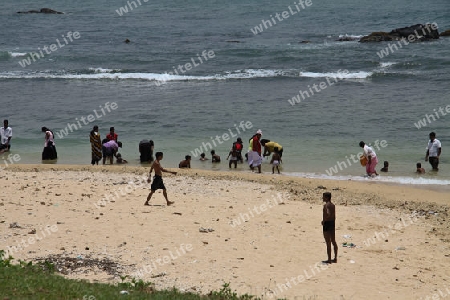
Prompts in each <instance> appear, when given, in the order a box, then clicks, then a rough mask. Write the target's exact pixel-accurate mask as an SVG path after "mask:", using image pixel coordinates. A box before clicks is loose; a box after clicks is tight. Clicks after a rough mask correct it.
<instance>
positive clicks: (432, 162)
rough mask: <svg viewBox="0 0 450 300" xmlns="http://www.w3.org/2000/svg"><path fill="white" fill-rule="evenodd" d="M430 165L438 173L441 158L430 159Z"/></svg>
mask: <svg viewBox="0 0 450 300" xmlns="http://www.w3.org/2000/svg"><path fill="white" fill-rule="evenodd" d="M428 160H429V162H430V165H431V167H432V168H433V170H434V171H438V170H439V168H438V165H439V158H437V157H430V158H429V159H428Z"/></svg>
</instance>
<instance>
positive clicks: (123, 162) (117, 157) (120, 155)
mask: <svg viewBox="0 0 450 300" xmlns="http://www.w3.org/2000/svg"><path fill="white" fill-rule="evenodd" d="M116 163H118V164H127V163H128V161H127V160H126V159H123V158H122V154H120V153H117V154H116Z"/></svg>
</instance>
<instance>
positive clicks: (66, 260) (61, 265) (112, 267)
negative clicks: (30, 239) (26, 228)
mask: <svg viewBox="0 0 450 300" xmlns="http://www.w3.org/2000/svg"><path fill="white" fill-rule="evenodd" d="M35 261H46V262H49V263H52V264H53V265H54V266H55V270H57V271H58V272H59V273H61V274H64V275H68V274H71V273H85V274H86V273H89V272H90V271H92V270H93V269H94V268H98V269H99V270H101V271H103V272H105V273H107V274H108V275H117V274H120V273H123V271H124V267H123V266H122V265H120V264H118V263H116V262H114V261H112V260H109V259H108V258H100V259H99V258H92V257H91V256H89V255H86V256H85V257H84V258H83V257H82V256H81V255H78V256H77V257H70V256H67V254H50V255H48V256H47V257H38V258H36V259H35Z"/></svg>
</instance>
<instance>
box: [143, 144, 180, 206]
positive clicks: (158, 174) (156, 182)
mask: <svg viewBox="0 0 450 300" xmlns="http://www.w3.org/2000/svg"><path fill="white" fill-rule="evenodd" d="M155 156H156V160H155V161H154V162H153V164H152V167H151V168H150V173H149V174H148V179H147V182H148V183H150V182H151V181H152V171H153V169H155V177H154V178H153V183H152V185H151V187H150V194H148V197H147V201H145V203H144V205H150V204H148V202H149V201H150V199H151V198H152V196H153V193H154V192H156V190H159V189H162V190H163V195H164V198H166V202H167V206H169V205H172V204H173V203H174V202H171V201H169V199H168V198H167V192H166V187H165V186H164V182H163V179H162V172H167V173H172V174H173V175H177V172H172V171H169V170H166V169H164V168H163V167H162V166H161V163H160V160H162V159H163V153H162V152H156V154H155Z"/></svg>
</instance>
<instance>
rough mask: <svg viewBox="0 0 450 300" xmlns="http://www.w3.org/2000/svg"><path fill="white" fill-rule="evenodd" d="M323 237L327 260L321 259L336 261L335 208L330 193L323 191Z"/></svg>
mask: <svg viewBox="0 0 450 300" xmlns="http://www.w3.org/2000/svg"><path fill="white" fill-rule="evenodd" d="M323 202H325V204H324V205H323V220H322V226H323V237H324V238H325V242H326V243H327V254H328V260H325V261H323V262H324V263H327V264H331V263H337V252H338V246H337V244H336V238H335V220H336V208H335V206H334V204H333V203H331V193H330V192H326V193H323ZM331 244H333V247H334V259H333V260H331Z"/></svg>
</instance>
